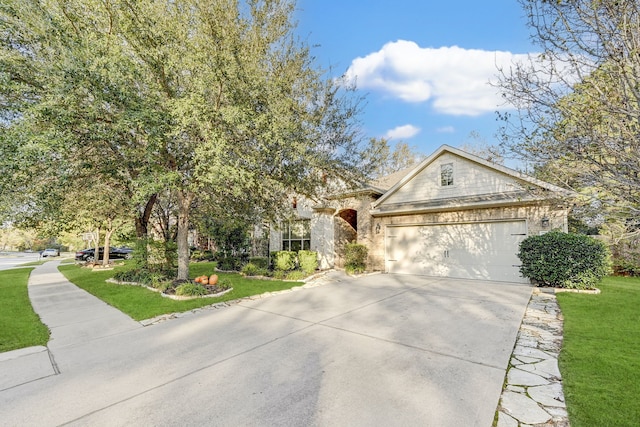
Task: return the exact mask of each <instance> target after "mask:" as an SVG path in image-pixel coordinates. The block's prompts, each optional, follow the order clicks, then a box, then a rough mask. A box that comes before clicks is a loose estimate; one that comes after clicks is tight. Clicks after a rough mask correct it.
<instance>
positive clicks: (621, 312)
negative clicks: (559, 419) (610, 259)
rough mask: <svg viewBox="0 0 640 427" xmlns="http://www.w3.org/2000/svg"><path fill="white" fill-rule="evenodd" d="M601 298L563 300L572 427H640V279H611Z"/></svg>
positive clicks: (569, 296)
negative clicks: (639, 426)
mask: <svg viewBox="0 0 640 427" xmlns="http://www.w3.org/2000/svg"><path fill="white" fill-rule="evenodd" d="M598 287H599V288H600V289H601V291H602V293H601V294H600V295H585V294H570V293H562V294H558V302H559V304H560V307H561V309H562V313H563V315H564V319H565V320H564V343H563V348H562V353H561V355H560V362H559V363H560V370H561V372H562V377H563V384H564V393H565V398H566V401H567V408H568V411H569V419H570V421H571V425H572V427H591V426H616V427H622V426H638V425H640V279H639V278H625V277H608V278H605V279H604V281H603V283H601V284H600V285H599V286H598Z"/></svg>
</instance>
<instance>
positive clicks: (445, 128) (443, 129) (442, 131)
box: [436, 126, 456, 133]
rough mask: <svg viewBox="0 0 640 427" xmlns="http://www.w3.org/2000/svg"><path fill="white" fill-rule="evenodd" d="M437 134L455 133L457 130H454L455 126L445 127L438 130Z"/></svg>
mask: <svg viewBox="0 0 640 427" xmlns="http://www.w3.org/2000/svg"><path fill="white" fill-rule="evenodd" d="M436 132H438V133H455V132H456V128H454V127H453V126H443V127H441V128H438V129H436Z"/></svg>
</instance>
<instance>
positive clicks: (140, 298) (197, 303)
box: [59, 262, 302, 320]
mask: <svg viewBox="0 0 640 427" xmlns="http://www.w3.org/2000/svg"><path fill="white" fill-rule="evenodd" d="M59 268H60V271H61V272H62V274H64V275H65V276H66V277H67V279H68V280H69V281H71V282H73V283H75V284H76V285H77V286H78V287H80V288H82V289H84V290H86V291H87V292H89V293H91V294H93V295H95V296H97V297H98V298H100V299H101V300H103V301H105V302H106V303H108V304H110V305H112V306H114V307H116V308H117V309H119V310H120V311H122V312H123V313H126V314H127V315H129V316H131V318H133V319H135V320H143V319H150V318H152V317H155V316H159V315H161V314H168V313H175V312H182V311H188V310H191V309H194V308H198V307H203V306H205V305H210V304H214V303H216V302H222V301H229V300H234V299H238V298H242V297H247V296H251V295H259V294H262V293H264V292H273V291H279V290H283V289H290V288H292V287H294V286H300V285H302V283H298V282H284V281H280V280H258V279H249V278H245V277H243V276H240V275H239V274H229V273H216V274H218V276H219V277H220V278H228V279H229V280H230V281H231V283H232V287H233V290H232V291H231V292H228V293H226V294H224V295H223V296H221V297H218V298H198V299H192V300H187V301H176V300H173V299H170V298H164V297H162V296H161V295H160V294H159V293H157V292H153V291H150V290H148V289H146V288H143V287H141V286H134V285H117V284H113V283H107V282H105V280H107V279H109V278H111V277H112V276H113V275H114V274H115V272H116V271H117V269H116V270H111V271H91V270H90V269H87V268H81V267H79V266H77V265H61V266H60V267H59ZM117 268H128V267H127V266H122V267H117ZM213 272H214V265H213V264H212V263H206V262H203V263H192V264H191V267H190V269H189V274H190V277H192V278H195V277H197V276H200V275H204V274H207V275H210V274H213Z"/></svg>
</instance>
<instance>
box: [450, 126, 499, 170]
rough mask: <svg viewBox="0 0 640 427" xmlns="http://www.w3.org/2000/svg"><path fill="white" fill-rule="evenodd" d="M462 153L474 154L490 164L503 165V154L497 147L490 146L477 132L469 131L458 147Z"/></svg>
mask: <svg viewBox="0 0 640 427" xmlns="http://www.w3.org/2000/svg"><path fill="white" fill-rule="evenodd" d="M460 149H461V150H462V151H466V152H467V153H471V154H474V155H476V156H478V157H481V158H483V159H484V160H487V161H489V162H492V163H497V164H500V165H502V164H504V153H503V152H502V149H501V148H500V147H499V146H496V145H491V144H489V143H488V142H487V140H486V139H484V138H483V137H482V136H481V135H480V133H478V132H477V131H471V132H470V133H469V136H468V138H467V140H466V141H465V142H464V143H463V144H462V145H461V146H460Z"/></svg>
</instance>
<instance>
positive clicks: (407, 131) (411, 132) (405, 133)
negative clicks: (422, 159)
mask: <svg viewBox="0 0 640 427" xmlns="http://www.w3.org/2000/svg"><path fill="white" fill-rule="evenodd" d="M419 132H420V128H419V127H415V126H413V125H403V126H398V127H395V128H393V129H391V130H389V131H388V132H387V133H386V134H385V135H384V136H385V138H389V139H401V138H411V137H413V136H416V135H417V134H418V133H419Z"/></svg>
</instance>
